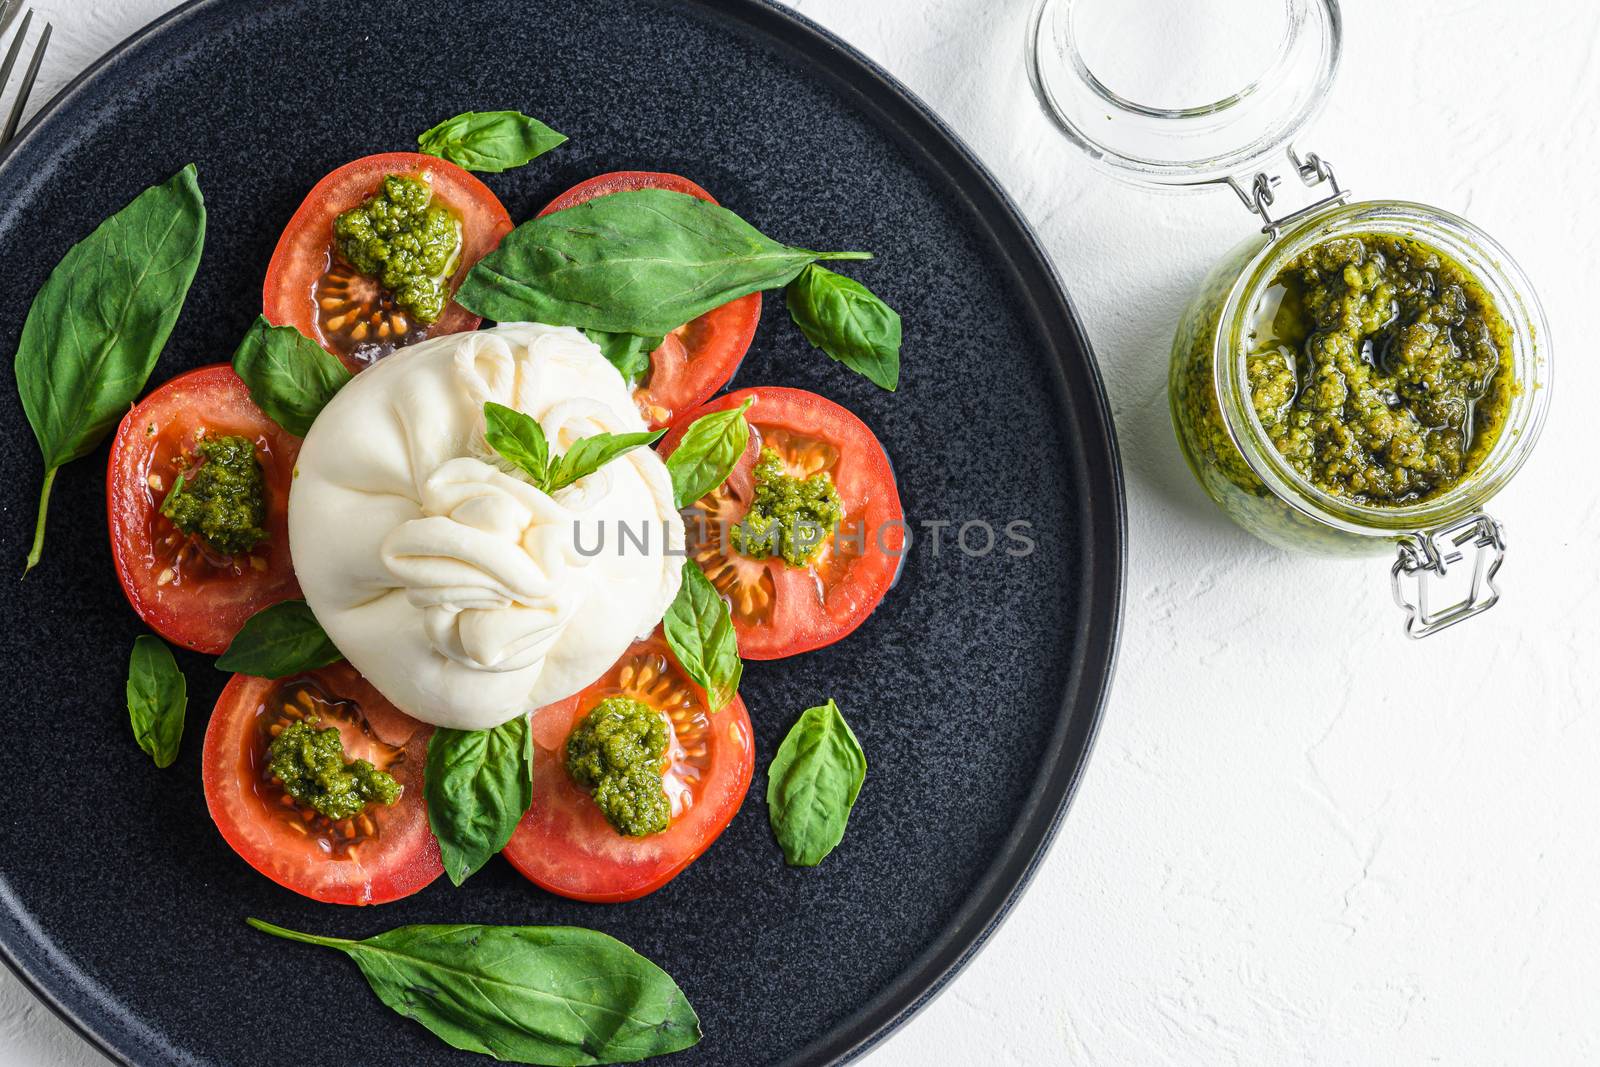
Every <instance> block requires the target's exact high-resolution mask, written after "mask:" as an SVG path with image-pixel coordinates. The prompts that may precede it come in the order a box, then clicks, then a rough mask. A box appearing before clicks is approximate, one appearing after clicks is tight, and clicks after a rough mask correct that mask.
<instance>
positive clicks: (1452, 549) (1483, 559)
mask: <svg viewBox="0 0 1600 1067" xmlns="http://www.w3.org/2000/svg"><path fill="white" fill-rule="evenodd" d="M1469 543H1470V544H1471V546H1472V548H1473V558H1472V585H1471V588H1470V589H1469V590H1468V592H1467V595H1466V597H1465V598H1463V599H1461V600H1457V601H1454V602H1452V603H1450V604H1448V605H1446V606H1445V607H1443V608H1434V607H1432V606H1431V605H1430V604H1429V603H1428V601H1429V587H1430V586H1431V585H1432V584H1433V583H1434V582H1436V581H1438V580H1439V579H1441V578H1443V577H1444V576H1445V574H1446V572H1447V571H1448V569H1449V568H1450V567H1451V566H1452V565H1454V564H1456V563H1460V562H1461V561H1462V560H1464V559H1465V558H1466V552H1465V546H1467V545H1468V544H1469ZM1505 558H1506V538H1505V529H1504V528H1503V527H1502V526H1501V525H1500V524H1499V523H1498V522H1496V521H1495V520H1494V519H1492V518H1490V517H1489V516H1488V515H1485V514H1483V513H1481V512H1480V513H1478V514H1476V515H1469V516H1467V517H1466V518H1464V519H1461V520H1460V521H1458V522H1454V523H1452V524H1450V525H1449V526H1443V527H1440V528H1439V529H1437V530H1430V531H1427V532H1423V533H1414V534H1410V535H1408V536H1407V537H1405V538H1404V539H1402V540H1401V542H1400V556H1399V558H1398V559H1396V560H1395V561H1394V567H1393V568H1392V569H1391V570H1390V572H1389V577H1390V581H1391V583H1392V585H1393V586H1394V600H1395V603H1396V604H1399V605H1400V606H1401V607H1402V608H1404V609H1405V612H1406V636H1407V637H1410V638H1412V639H1414V640H1421V639H1422V638H1424V637H1428V636H1431V635H1432V634H1436V633H1438V632H1439V631H1440V630H1444V629H1447V628H1449V627H1451V626H1454V625H1455V624H1456V623H1458V622H1463V621H1465V620H1467V619H1470V618H1472V617H1473V616H1474V615H1481V614H1483V613H1484V612H1486V611H1488V610H1489V609H1490V608H1492V607H1494V606H1495V604H1496V603H1498V602H1499V600H1500V587H1499V586H1498V585H1496V584H1495V580H1494V578H1495V574H1496V573H1497V572H1498V571H1499V570H1500V564H1501V563H1503V562H1505ZM1411 578H1414V579H1415V583H1414V584H1415V588H1416V595H1415V597H1414V598H1413V597H1409V596H1407V595H1406V586H1407V584H1408V582H1407V579H1411Z"/></svg>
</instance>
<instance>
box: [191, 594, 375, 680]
mask: <svg viewBox="0 0 1600 1067" xmlns="http://www.w3.org/2000/svg"><path fill="white" fill-rule="evenodd" d="M343 658H344V655H343V653H341V652H340V651H339V649H338V648H337V647H335V646H334V643H333V642H332V641H331V640H329V639H328V635H327V634H326V633H324V632H323V629H322V625H321V624H320V623H319V622H317V617H316V616H315V615H313V614H311V609H310V608H309V607H308V606H307V605H306V602H305V601H304V600H285V601H283V602H282V603H281V604H274V605H272V607H270V608H263V609H261V610H260V611H258V612H256V613H255V614H254V615H252V616H250V617H249V618H248V619H246V620H245V624H244V627H243V628H242V629H240V631H239V633H238V635H237V636H236V637H234V639H233V643H232V644H230V645H228V650H227V651H226V652H224V653H223V654H222V655H221V656H219V657H217V670H219V671H233V672H236V673H238V674H253V675H255V676H256V677H257V678H286V677H288V676H289V675H291V674H299V673H300V672H301V671H311V670H316V669H317V668H318V667H326V666H327V665H328V664H330V663H337V662H339V661H340V660H341V659H343Z"/></svg>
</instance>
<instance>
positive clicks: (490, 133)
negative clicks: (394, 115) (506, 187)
mask: <svg viewBox="0 0 1600 1067" xmlns="http://www.w3.org/2000/svg"><path fill="white" fill-rule="evenodd" d="M566 139H567V138H566V135H565V134H561V133H557V132H556V131H555V130H552V129H551V128H550V127H548V126H546V125H545V124H544V123H542V122H540V121H539V120H538V119H536V118H531V117H529V116H527V115H524V114H523V113H522V112H520V111H468V112H465V113H463V114H460V115H457V116H456V117H455V118H453V119H445V120H444V121H443V122H441V123H439V125H437V126H435V127H434V128H433V129H431V130H429V131H428V132H427V133H424V134H423V135H422V136H421V137H418V138H417V147H418V148H420V149H422V151H424V152H426V153H427V154H428V155H430V156H438V157H439V158H441V159H448V160H449V161H450V162H452V163H454V164H455V165H456V166H458V167H461V168H462V169H463V170H475V171H479V172H480V173H484V174H498V173H500V172H501V171H503V170H511V169H512V168H513V167H520V166H523V165H524V164H526V163H531V162H532V161H533V160H535V159H538V158H539V157H540V156H542V155H544V154H545V153H546V152H548V151H550V150H551V149H552V148H555V147H556V146H558V145H560V144H563V143H565V141H566Z"/></svg>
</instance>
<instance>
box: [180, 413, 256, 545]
mask: <svg viewBox="0 0 1600 1067" xmlns="http://www.w3.org/2000/svg"><path fill="white" fill-rule="evenodd" d="M195 453H196V455H197V456H198V457H199V459H200V465H199V466H198V467H194V468H191V469H189V470H187V471H185V472H184V473H183V474H181V475H179V476H178V480H177V482H176V483H175V484H174V485H173V486H172V491H171V492H170V493H168V494H167V498H166V499H165V500H164V501H162V502H161V514H163V515H165V516H166V517H167V518H169V519H171V520H172V523H173V525H174V526H176V527H177V528H178V529H180V530H182V531H183V532H184V533H186V534H197V535H199V536H200V537H203V538H205V540H206V543H207V544H209V545H210V546H211V547H212V548H213V549H215V550H216V551H217V552H220V553H221V554H222V555H225V556H232V555H236V554H238V553H241V552H248V551H250V550H251V549H252V548H254V547H256V545H258V544H260V543H261V542H262V541H264V540H266V537H267V531H266V530H265V529H263V528H262V524H263V523H264V522H266V520H267V501H266V490H265V488H264V484H263V479H262V476H261V463H260V462H259V461H258V460H257V459H256V446H255V445H254V444H252V443H251V442H250V440H249V439H248V438H244V437H207V438H205V439H203V440H202V441H201V442H200V445H199V447H197V448H196V449H195Z"/></svg>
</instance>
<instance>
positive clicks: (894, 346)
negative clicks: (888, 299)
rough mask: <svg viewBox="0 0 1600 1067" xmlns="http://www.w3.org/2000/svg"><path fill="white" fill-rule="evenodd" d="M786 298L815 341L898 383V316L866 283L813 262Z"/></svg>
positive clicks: (888, 384)
mask: <svg viewBox="0 0 1600 1067" xmlns="http://www.w3.org/2000/svg"><path fill="white" fill-rule="evenodd" d="M784 302H785V303H787V304H788V306H789V317H790V318H792V319H794V321H795V325H797V326H799V327H800V332H801V333H803V334H805V335H806V340H808V341H810V342H811V343H812V344H813V345H815V346H816V347H818V348H820V349H822V350H823V351H824V352H826V353H827V354H828V355H829V356H830V357H832V358H833V359H836V360H838V361H839V362H840V363H843V364H844V365H845V366H847V367H849V368H850V369H851V370H853V371H855V372H856V373H857V374H864V375H866V376H867V377H868V378H870V379H871V380H872V381H873V382H875V383H876V384H878V385H879V386H881V387H883V388H884V389H888V390H890V391H891V392H892V391H893V390H894V388H895V387H896V386H898V385H899V384H900V316H899V314H897V313H896V312H895V310H894V308H892V307H890V306H889V305H888V304H885V303H884V302H883V301H882V300H879V299H878V297H877V296H875V295H874V294H873V293H872V291H871V290H870V289H868V288H867V287H866V286H864V285H862V284H861V283H860V282H858V281H856V280H855V279H853V278H846V277H845V276H844V275H842V274H835V273H834V272H833V271H831V270H828V269H827V268H825V267H819V266H817V265H816V264H815V263H813V264H811V266H809V267H807V268H806V269H805V270H803V271H801V272H800V276H799V277H798V278H796V279H795V280H794V281H792V282H790V283H789V287H788V289H786V290H785V291H784Z"/></svg>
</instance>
